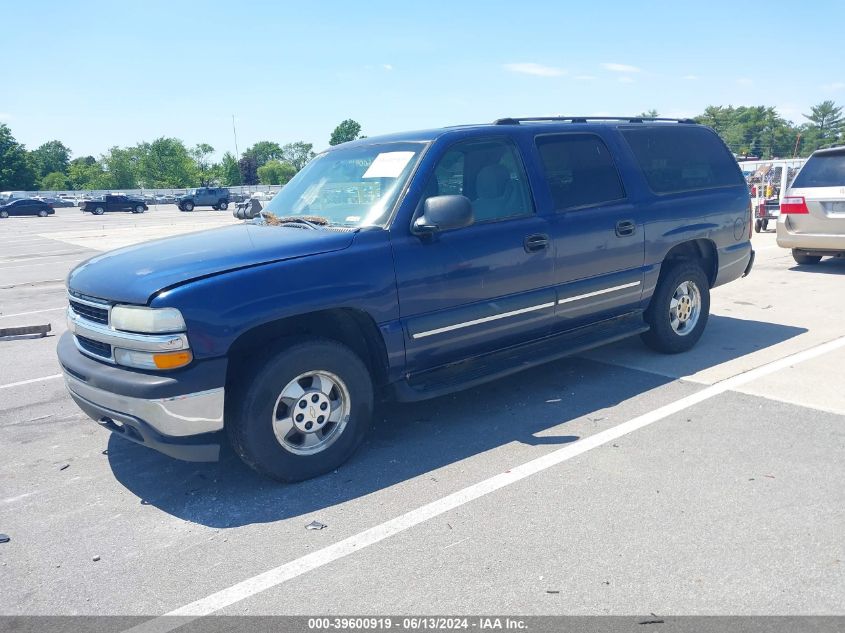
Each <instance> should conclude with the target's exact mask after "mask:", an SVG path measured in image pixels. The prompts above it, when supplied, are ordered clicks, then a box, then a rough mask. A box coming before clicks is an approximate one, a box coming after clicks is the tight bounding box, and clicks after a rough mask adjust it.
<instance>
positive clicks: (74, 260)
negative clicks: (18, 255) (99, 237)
mask: <svg viewBox="0 0 845 633" xmlns="http://www.w3.org/2000/svg"><path fill="white" fill-rule="evenodd" d="M87 258H88V256H87V255H85V256H83V257H72V258H70V259H59V260H53V261H51V262H37V263H34V264H21V265H20V266H3V265H2V264H0V270H2V271H6V270H15V269H17V268H34V267H35V266H59V265H61V264H78V263H79V262H82V261H84V260H85V259H87Z"/></svg>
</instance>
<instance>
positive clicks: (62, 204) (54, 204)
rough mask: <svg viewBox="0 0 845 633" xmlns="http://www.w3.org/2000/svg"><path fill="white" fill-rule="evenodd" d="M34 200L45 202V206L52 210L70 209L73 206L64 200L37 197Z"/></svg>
mask: <svg viewBox="0 0 845 633" xmlns="http://www.w3.org/2000/svg"><path fill="white" fill-rule="evenodd" d="M36 200H41V201H42V202H46V203H47V204H49V205H50V206H51V207H53V208H54V209H55V208H61V207H72V206H73V204H72V203H71V202H70V201H68V200H66V199H64V198H44V197H38V198H36Z"/></svg>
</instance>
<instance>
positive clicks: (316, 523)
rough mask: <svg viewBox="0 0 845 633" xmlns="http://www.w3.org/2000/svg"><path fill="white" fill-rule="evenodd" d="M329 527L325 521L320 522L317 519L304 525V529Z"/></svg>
mask: <svg viewBox="0 0 845 633" xmlns="http://www.w3.org/2000/svg"><path fill="white" fill-rule="evenodd" d="M327 527H329V526H328V525H326V524H325V523H320V522H319V521H311V523H309V524H308V525H306V526H305V529H306V530H322V529H323V528H327Z"/></svg>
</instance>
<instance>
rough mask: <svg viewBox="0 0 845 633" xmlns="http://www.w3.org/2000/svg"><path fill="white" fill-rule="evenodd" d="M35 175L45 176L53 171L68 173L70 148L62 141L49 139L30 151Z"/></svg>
mask: <svg viewBox="0 0 845 633" xmlns="http://www.w3.org/2000/svg"><path fill="white" fill-rule="evenodd" d="M30 159H31V161H32V167H33V169H35V175H36V177H38V178H43V177H44V176H46V175H47V174H50V173H53V172H61V173H67V168H68V165H69V164H70V149H68V148H67V147H65V145H64V143H62V142H61V141H49V142H47V143H44V144H43V145H40V146H39V147H38V148H37V149H34V150H32V151H31V152H30Z"/></svg>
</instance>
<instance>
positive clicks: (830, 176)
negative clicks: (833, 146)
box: [792, 150, 845, 189]
mask: <svg viewBox="0 0 845 633" xmlns="http://www.w3.org/2000/svg"><path fill="white" fill-rule="evenodd" d="M792 187H795V188H796V189H798V188H802V187H845V150H842V151H837V152H831V153H827V152H825V153H823V154H815V155H813V156H810V159H809V160H808V161H807V162H806V163H805V165H804V168H803V169H802V170H801V171H799V172H798V176H797V177H796V178H795V182H793V183H792Z"/></svg>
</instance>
